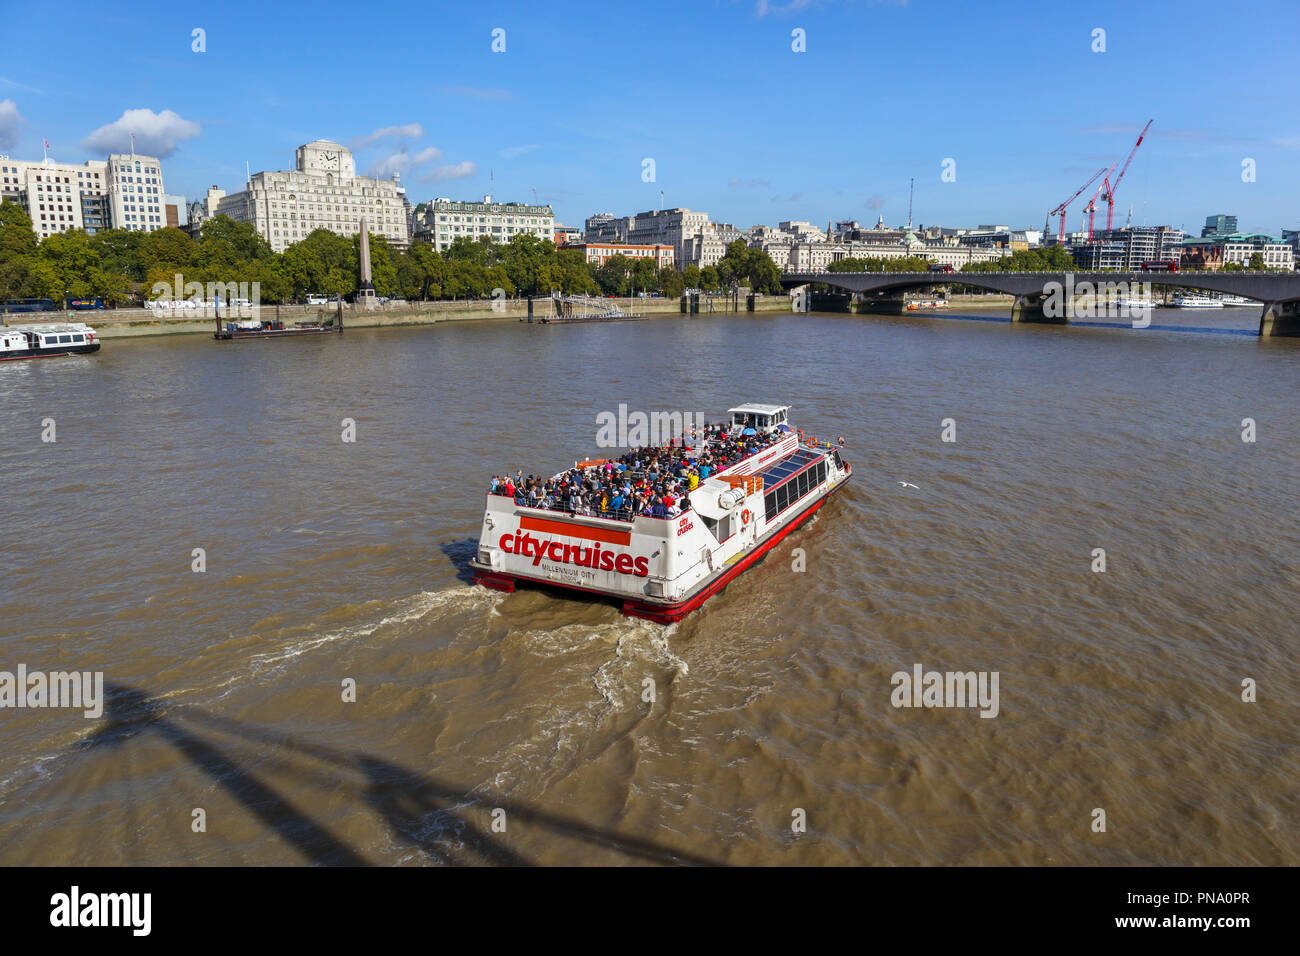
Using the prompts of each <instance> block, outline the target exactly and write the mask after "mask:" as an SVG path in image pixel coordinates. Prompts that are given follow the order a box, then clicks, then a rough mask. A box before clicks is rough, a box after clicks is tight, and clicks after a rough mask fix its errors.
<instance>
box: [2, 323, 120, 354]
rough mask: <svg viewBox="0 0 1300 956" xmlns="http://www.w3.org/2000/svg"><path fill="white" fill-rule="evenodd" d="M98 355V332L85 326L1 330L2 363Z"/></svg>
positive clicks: (67, 325)
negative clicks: (18, 360) (90, 354)
mask: <svg viewBox="0 0 1300 956" xmlns="http://www.w3.org/2000/svg"><path fill="white" fill-rule="evenodd" d="M98 351H99V340H98V339H97V338H95V330H94V329H92V328H91V327H90V326H88V325H86V324H85V323H83V322H66V323H58V324H50V325H7V326H2V327H0V362H8V361H12V360H13V359H24V358H53V357H55V356H58V355H86V354H89V353H90V352H98Z"/></svg>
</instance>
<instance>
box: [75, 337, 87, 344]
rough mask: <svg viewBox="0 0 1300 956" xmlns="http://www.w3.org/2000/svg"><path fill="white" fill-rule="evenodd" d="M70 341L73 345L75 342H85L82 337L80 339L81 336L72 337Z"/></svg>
mask: <svg viewBox="0 0 1300 956" xmlns="http://www.w3.org/2000/svg"><path fill="white" fill-rule="evenodd" d="M72 341H73V343H74V344H75V343H77V342H85V341H86V340H85V338H84V337H82V336H80V335H74V336H73V337H72Z"/></svg>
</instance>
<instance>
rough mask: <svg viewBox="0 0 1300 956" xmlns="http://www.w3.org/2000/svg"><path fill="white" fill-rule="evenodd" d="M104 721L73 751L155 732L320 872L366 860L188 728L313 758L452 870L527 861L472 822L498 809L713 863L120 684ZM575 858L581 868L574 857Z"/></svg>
mask: <svg viewBox="0 0 1300 956" xmlns="http://www.w3.org/2000/svg"><path fill="white" fill-rule="evenodd" d="M104 691H105V694H104V696H105V704H104V708H105V713H104V719H105V721H106V725H105V726H104V727H103V728H102V729H100V730H99V731H97V732H96V733H95V734H93V735H92V736H90V737H89V738H87V739H86V740H84V741H82V742H81V744H79V745H78V746H77V748H76V749H78V750H89V749H94V748H98V747H120V746H124V745H126V744H127V743H128V742H129V741H130V740H131V739H132V738H134V737H136V736H138V735H141V734H146V733H150V734H157V735H159V736H161V737H162V738H163V739H164V740H166V741H167V742H168V743H170V744H171V745H172V746H173V747H175V748H176V750H177V751H178V752H179V753H180V754H181V755H183V756H184V757H185V758H186V759H187V760H189V761H190V763H192V764H193V765H194V766H196V767H198V768H199V769H200V770H202V771H203V772H204V773H206V774H207V775H208V776H209V777H211V778H212V779H213V780H214V781H215V782H216V783H217V784H219V785H220V786H221V787H222V788H224V789H225V791H226V792H227V793H228V794H230V795H231V796H232V797H233V798H234V799H236V800H237V801H238V802H239V803H240V804H241V805H242V806H244V807H245V808H246V809H247V810H248V811H249V812H250V813H251V814H252V815H253V816H255V817H256V818H257V819H258V820H259V821H261V822H262V823H263V824H264V825H265V826H266V827H267V828H268V829H270V830H272V831H273V832H274V833H276V834H277V835H278V836H280V837H281V838H283V839H284V840H285V841H286V842H287V843H289V844H290V845H291V846H292V847H293V848H294V849H295V850H297V851H298V852H299V853H300V854H301V855H302V856H303V858H304V859H306V860H308V861H309V862H312V863H315V864H319V865H324V866H358V865H368V862H369V861H367V860H366V859H365V858H364V857H363V856H362V855H361V853H360V851H359V850H358V849H356V848H353V847H350V846H348V845H347V843H345V842H344V841H343V840H341V839H340V838H339V837H338V836H336V835H335V834H334V833H332V832H330V830H329V829H328V828H327V827H326V826H324V825H323V824H322V823H320V822H318V821H316V820H314V819H312V817H311V816H310V815H308V814H307V813H306V812H304V811H303V810H302V809H300V808H298V807H296V806H294V804H293V803H292V802H291V801H290V800H289V799H287V798H286V797H285V796H284V795H282V794H281V793H279V792H277V791H276V790H275V789H274V788H272V787H271V786H269V785H268V784H266V783H264V782H263V781H261V780H259V779H257V778H256V777H255V776H253V775H252V774H251V773H250V772H249V771H248V770H247V769H246V768H245V767H244V766H242V765H241V764H240V762H239V761H238V760H237V759H236V758H235V757H234V756H232V754H231V750H233V749H235V746H236V745H219V744H218V743H216V742H214V741H213V740H212V739H210V737H209V736H205V735H204V734H201V733H199V732H197V731H196V730H194V729H191V725H197V726H199V727H202V728H204V729H205V731H207V732H208V733H209V734H215V735H221V734H224V735H229V736H231V737H235V738H238V740H240V741H244V742H250V743H255V744H258V745H260V746H261V747H268V746H269V747H272V748H275V749H277V750H278V751H280V752H281V753H283V754H286V755H290V756H297V757H302V758H309V759H312V760H317V761H321V762H323V763H326V764H328V765H330V766H331V768H332V771H333V772H336V773H337V774H338V775H339V779H340V780H341V781H342V782H344V783H346V784H347V785H348V786H350V787H351V788H352V789H353V790H355V791H356V793H357V796H358V797H359V798H360V799H361V800H362V801H363V802H364V803H365V804H366V805H367V806H368V807H369V808H370V809H371V810H372V811H373V812H374V813H375V814H377V815H378V816H379V817H380V819H382V820H383V821H384V823H385V824H386V825H387V827H388V828H389V830H390V832H391V834H392V836H393V837H394V838H395V839H397V840H399V841H401V842H402V843H404V844H406V845H408V846H411V847H413V848H415V849H418V850H420V851H422V852H423V853H425V854H427V855H428V856H429V857H431V858H432V859H433V860H436V861H437V862H440V863H444V864H448V865H453V866H462V865H495V866H521V865H530V864H531V862H532V861H530V860H529V859H527V858H526V857H524V856H523V855H521V854H520V853H518V852H517V851H515V850H513V849H511V848H510V847H509V846H507V845H506V844H505V842H504V835H503V834H497V833H492V832H489V831H488V830H485V829H484V828H483V827H481V826H479V825H478V824H477V823H476V822H474V820H472V819H471V818H470V817H471V814H472V815H474V816H477V817H485V816H487V815H489V814H491V813H492V811H495V810H504V811H505V814H506V819H507V820H508V821H509V823H510V825H511V826H512V827H518V826H521V825H522V826H525V827H527V826H531V827H536V828H538V829H539V830H542V831H545V832H546V833H547V834H548V835H549V836H552V837H554V838H555V839H557V840H565V841H570V842H571V843H572V844H573V845H574V849H577V850H581V849H585V848H594V847H599V848H603V849H606V850H611V851H613V852H615V853H618V854H621V855H622V856H624V857H626V858H627V860H628V861H629V862H649V863H664V864H686V865H693V866H715V865H718V864H717V862H716V861H713V860H708V859H704V858H702V857H698V856H695V855H693V854H689V853H684V852H682V851H680V850H676V849H672V848H670V847H666V846H662V845H660V844H658V843H655V842H653V841H650V840H645V839H641V838H639V837H634V836H628V835H624V834H619V833H616V832H614V831H612V830H609V829H606V828H603V827H598V826H592V825H590V824H587V823H584V822H583V821H581V820H577V819H574V818H572V817H565V816H560V815H558V814H554V813H551V812H549V811H545V810H540V809H538V808H536V807H533V806H530V805H528V804H525V803H519V802H516V801H513V800H510V799H508V798H506V797H503V796H500V795H496V794H493V793H491V792H490V791H485V790H482V789H475V790H469V789H467V788H465V787H458V786H454V785H452V784H450V783H447V782H445V781H441V780H438V779H436V778H434V777H431V776H429V775H427V774H420V773H416V772H415V771H412V770H409V769H408V768H406V767H403V766H401V765H400V764H396V763H393V762H392V761H389V760H385V759H382V758H380V757H378V756H375V755H374V754H369V753H364V752H361V751H349V750H342V749H338V748H335V747H329V746H325V745H322V744H316V743H311V742H308V741H303V740H300V739H297V738H294V737H292V736H290V735H288V734H283V733H279V732H277V731H274V730H271V729H268V728H265V727H259V726H256V725H253V724H246V723H243V722H241V721H238V720H234V719H232V718H229V717H222V716H220V715H217V714H212V713H209V712H208V711H205V710H203V709H201V708H198V707H193V706H188V705H179V706H175V705H167V704H165V703H164V702H162V701H159V700H157V699H155V698H153V697H151V696H150V695H149V694H148V693H146V692H144V691H141V690H138V689H135V688H132V687H125V686H123V685H120V684H111V683H110V684H106V685H105V688H104ZM577 862H581V860H578V861H577Z"/></svg>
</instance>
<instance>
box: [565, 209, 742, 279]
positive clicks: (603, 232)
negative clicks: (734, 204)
mask: <svg viewBox="0 0 1300 956" xmlns="http://www.w3.org/2000/svg"><path fill="white" fill-rule="evenodd" d="M583 238H585V239H586V241H587V242H620V243H630V244H632V245H638V246H672V247H673V261H674V262H675V264H676V266H677V268H679V269H684V268H686V267H687V266H689V265H694V266H699V267H700V268H704V267H705V266H712V265H717V264H718V260H719V259H721V258H722V257H723V256H724V255H725V254H726V252H727V244H728V243H729V242H734V241H735V240H736V239H740V238H742V237H741V233H740V230H738V229H737V228H736V227H735V226H733V225H731V224H729V223H715V222H710V221H709V214H708V213H707V212H694V211H692V210H690V209H682V208H677V209H652V210H649V211H647V212H639V213H637V214H636V215H635V216H623V217H621V218H620V217H615V216H613V215H611V214H610V213H597V214H596V215H594V216H592V217H590V218H589V219H588V220H587V222H586V232H585V234H584V237H583Z"/></svg>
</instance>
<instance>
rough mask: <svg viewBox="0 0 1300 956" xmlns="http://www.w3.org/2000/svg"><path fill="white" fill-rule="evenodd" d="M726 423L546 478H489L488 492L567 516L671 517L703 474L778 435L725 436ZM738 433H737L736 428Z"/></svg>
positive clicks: (728, 429) (520, 475) (684, 508)
mask: <svg viewBox="0 0 1300 956" xmlns="http://www.w3.org/2000/svg"><path fill="white" fill-rule="evenodd" d="M733 430H734V429H733V426H731V425H728V424H718V425H705V426H704V431H703V432H702V433H697V430H696V429H695V428H692V429H691V432H690V438H689V440H687V439H683V440H682V441H681V442H678V441H677V440H676V439H671V440H670V441H669V442H668V444H667V445H654V446H647V447H645V448H634V449H632V451H629V452H628V453H627V454H625V455H620V456H619V457H618V458H612V459H610V460H609V461H607V462H605V463H603V464H599V465H591V466H588V467H586V468H570V469H569V470H568V471H564V472H561V473H560V474H558V475H555V476H554V477H552V478H541V477H538V476H536V475H529V476H528V477H527V478H525V477H524V476H523V472H522V471H519V472H516V473H515V476H514V478H511V477H510V476H509V475H495V476H493V478H492V488H491V493H492V494H494V495H506V496H507V497H510V498H513V499H514V500H515V503H516V504H520V505H526V506H528V507H530V508H546V509H549V510H551V511H565V512H568V513H569V514H579V515H595V516H597V517H602V518H621V519H623V520H627V521H630V520H631V519H633V518H635V517H636V516H638V515H650V516H652V517H655V518H672V517H676V516H677V515H679V514H681V513H682V512H683V511H689V510H690V507H691V500H690V498H688V497H687V494H689V493H690V492H691V491H693V490H695V488H697V487H698V486H699V484H700V482H701V481H704V480H705V479H706V478H708V477H709V475H712V474H716V473H717V472H719V471H721V470H722V469H724V468H729V467H731V466H732V465H734V464H736V462H738V461H740V460H741V459H743V458H748V457H749V456H750V455H752V454H754V453H755V452H758V451H761V450H762V449H764V448H766V447H767V446H768V445H770V444H773V443H774V442H777V441H779V440H780V439H781V438H783V437H784V436H783V435H782V434H781V433H780V432H772V433H771V434H770V435H763V434H758V435H744V434H731V431H733ZM741 431H743V429H741Z"/></svg>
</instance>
